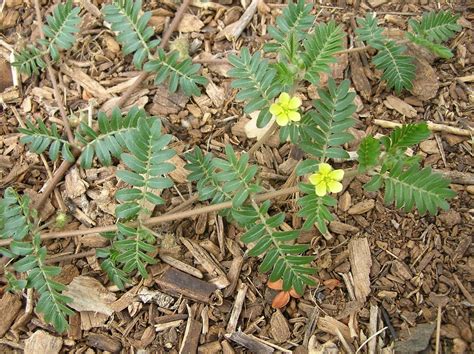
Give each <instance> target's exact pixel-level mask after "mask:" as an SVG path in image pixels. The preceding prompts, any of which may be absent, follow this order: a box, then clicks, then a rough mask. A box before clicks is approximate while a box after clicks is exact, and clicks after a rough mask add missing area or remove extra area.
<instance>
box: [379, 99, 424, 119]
mask: <svg viewBox="0 0 474 354" xmlns="http://www.w3.org/2000/svg"><path fill="white" fill-rule="evenodd" d="M384 103H385V105H386V106H387V107H388V108H390V109H394V110H396V111H397V112H398V113H400V114H402V115H404V116H406V117H408V118H414V117H416V115H417V111H416V109H415V108H413V107H412V106H410V105H409V104H408V103H406V102H405V101H403V100H401V99H399V98H398V97H395V96H393V95H390V96H388V97H387V99H386V100H385V102H384Z"/></svg>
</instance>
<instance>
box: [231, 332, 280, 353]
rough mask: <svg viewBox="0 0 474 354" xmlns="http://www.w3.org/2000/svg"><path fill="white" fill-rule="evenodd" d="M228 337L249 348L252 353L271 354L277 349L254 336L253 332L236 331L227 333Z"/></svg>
mask: <svg viewBox="0 0 474 354" xmlns="http://www.w3.org/2000/svg"><path fill="white" fill-rule="evenodd" d="M225 336H226V338H227V339H230V340H231V341H233V342H235V343H237V344H239V345H241V346H243V347H245V348H247V349H248V350H250V352H251V353H256V354H269V353H273V352H274V351H275V350H274V349H273V348H272V347H270V346H269V345H266V344H265V343H262V342H261V341H260V340H259V339H258V338H256V337H254V336H252V335H251V334H245V333H243V332H234V333H231V334H226V335H225Z"/></svg>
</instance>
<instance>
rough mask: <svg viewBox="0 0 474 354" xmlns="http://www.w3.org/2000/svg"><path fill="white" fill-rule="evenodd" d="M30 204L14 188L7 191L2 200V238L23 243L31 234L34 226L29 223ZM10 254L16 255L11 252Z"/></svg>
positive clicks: (0, 212)
mask: <svg viewBox="0 0 474 354" xmlns="http://www.w3.org/2000/svg"><path fill="white" fill-rule="evenodd" d="M29 202H30V200H29V198H28V197H26V196H25V197H23V198H21V197H20V196H19V195H18V193H17V192H15V190H14V189H13V188H11V187H9V188H7V189H5V192H4V194H3V198H2V199H1V200H0V238H2V239H6V238H9V237H12V238H13V239H14V240H16V241H21V240H23V239H24V238H25V237H26V236H27V235H28V234H29V233H30V231H31V230H32V225H31V223H30V222H29V218H30V217H31V211H30V209H29V207H28V205H29ZM9 252H11V253H13V254H15V253H14V252H13V251H11V250H10V251H9Z"/></svg>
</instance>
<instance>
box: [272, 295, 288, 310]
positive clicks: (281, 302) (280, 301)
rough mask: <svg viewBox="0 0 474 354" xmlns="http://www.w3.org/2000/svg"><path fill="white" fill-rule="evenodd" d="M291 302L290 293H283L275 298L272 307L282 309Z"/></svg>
mask: <svg viewBox="0 0 474 354" xmlns="http://www.w3.org/2000/svg"><path fill="white" fill-rule="evenodd" d="M289 301H290V292H289V291H281V292H279V293H278V294H277V296H275V297H274V298H273V301H272V307H273V308H274V309H281V308H282V307H284V306H285V305H286V304H287V303H288V302H289Z"/></svg>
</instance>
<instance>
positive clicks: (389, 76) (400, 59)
mask: <svg viewBox="0 0 474 354" xmlns="http://www.w3.org/2000/svg"><path fill="white" fill-rule="evenodd" d="M404 51H405V47H404V46H400V45H398V44H397V43H395V42H394V41H387V42H385V43H384V44H383V47H382V48H381V49H380V50H379V52H378V53H377V55H376V56H375V57H373V59H372V61H373V63H374V65H375V67H376V68H377V69H379V70H382V71H383V75H382V79H383V80H386V81H387V86H388V88H394V89H395V92H397V93H400V92H401V91H402V90H403V89H407V90H409V89H411V88H412V87H413V79H414V78H415V69H416V67H415V64H413V59H412V58H411V57H410V56H408V55H404V54H403V52H404Z"/></svg>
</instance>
